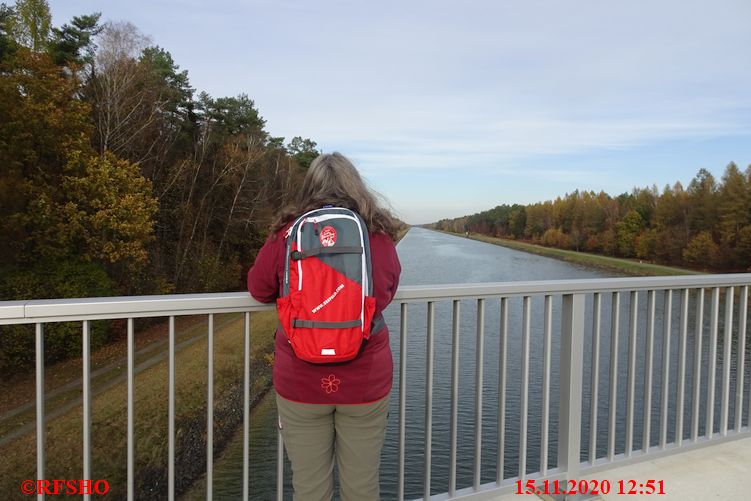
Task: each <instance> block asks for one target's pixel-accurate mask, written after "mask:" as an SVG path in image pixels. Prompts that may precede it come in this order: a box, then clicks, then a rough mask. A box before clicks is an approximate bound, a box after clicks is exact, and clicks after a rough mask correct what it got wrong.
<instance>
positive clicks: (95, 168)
mask: <svg viewBox="0 0 751 501" xmlns="http://www.w3.org/2000/svg"><path fill="white" fill-rule="evenodd" d="M265 127H266V124H265V121H264V119H263V118H262V116H261V115H260V112H259V110H258V108H257V107H256V105H255V103H254V102H253V100H252V99H250V98H249V97H248V96H247V95H245V94H241V95H238V96H233V97H212V96H210V95H209V94H207V93H206V92H199V91H197V90H196V89H194V88H193V87H192V86H191V84H190V81H189V78H188V72H187V71H186V70H181V68H180V66H179V65H178V64H177V63H176V62H175V61H174V60H173V58H172V55H171V54H170V53H169V51H167V50H166V49H165V48H162V47H159V46H157V45H154V44H153V43H152V42H151V41H150V40H149V38H148V37H146V36H145V35H143V34H142V33H140V32H139V30H138V29H137V28H136V27H135V26H133V25H132V24H130V23H128V22H116V23H113V22H109V23H102V22H101V17H100V14H98V13H95V14H89V15H81V16H76V17H74V18H73V19H72V20H70V22H69V23H66V24H63V25H62V26H53V24H52V19H51V15H50V10H49V6H48V4H47V2H46V1H45V0H19V1H17V2H16V3H15V4H14V5H7V4H0V233H1V234H2V236H3V240H4V242H3V245H0V299H2V300H12V299H36V298H58V297H82V296H107V295H132V294H158V293H170V292H210V291H220V290H237V289H239V288H241V287H242V286H243V275H244V274H243V270H244V269H247V267H248V266H249V264H250V263H251V262H252V260H253V259H254V255H255V252H257V250H258V248H260V246H261V244H262V243H263V240H264V238H265V236H266V234H267V229H268V226H269V223H270V221H271V218H272V217H273V215H274V214H275V213H276V212H277V211H278V209H279V208H281V207H282V206H284V205H286V204H287V203H288V202H289V200H290V196H291V195H292V194H293V193H294V192H295V190H296V188H297V187H298V186H299V184H300V182H301V180H302V177H303V176H304V173H305V169H306V168H307V167H308V166H309V165H310V162H311V161H312V160H313V158H315V157H316V156H317V155H318V153H319V152H318V150H317V149H316V146H317V145H316V143H315V142H314V141H312V140H310V139H303V138H302V137H296V138H293V139H292V140H290V141H288V142H285V139H284V138H281V137H274V136H272V135H271V134H270V133H269V132H268V131H267V130H266V128H265ZM63 331H65V329H64V328H63V327H62V326H50V331H49V332H48V335H47V339H48V344H47V346H46V347H45V348H46V349H45V352H46V356H47V359H48V360H54V359H56V358H60V357H62V356H65V354H66V353H67V352H68V351H71V350H74V351H75V350H78V349H79V348H76V347H75V346H74V345H73V344H70V343H68V342H63V341H62V340H61V339H62V338H64V337H66V336H68V337H70V333H68V334H65V335H63V334H61V335H60V336H57V335H56V334H55V332H61V333H63ZM106 337H107V334H106V332H102V333H101V334H100V335H97V336H94V339H93V340H94V344H97V343H99V342H104V340H106ZM19 339H20V338H16V337H14V336H10V335H4V336H0V353H2V354H3V355H2V357H3V358H2V360H0V368H2V367H7V366H8V364H9V363H11V362H13V363H15V362H23V360H21V358H23V357H24V356H25V355H24V356H22V355H19V354H20V353H23V352H24V351H25V350H26V349H28V346H26V345H27V344H28V342H26V341H24V342H23V343H21V344H23V346H20V345H19V343H20V341H19ZM24 339H25V338H24ZM55 339H58V340H59V341H60V344H61V346H60V347H57V345H56V342H55ZM10 352H13V353H15V355H8V353H10ZM30 353H31V356H32V357H33V353H34V351H33V349H31V350H30ZM19 357H20V358H19ZM11 359H12V360H11Z"/></svg>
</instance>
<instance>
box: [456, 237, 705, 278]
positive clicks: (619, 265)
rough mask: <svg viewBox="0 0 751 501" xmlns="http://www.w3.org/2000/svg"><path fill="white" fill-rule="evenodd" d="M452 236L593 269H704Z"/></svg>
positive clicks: (637, 272) (660, 272)
mask: <svg viewBox="0 0 751 501" xmlns="http://www.w3.org/2000/svg"><path fill="white" fill-rule="evenodd" d="M442 233H446V234H449V235H455V236H460V237H465V238H470V239H472V240H478V241H480V242H486V243H489V244H493V245H500V246H502V247H507V248H509V249H514V250H518V251H522V252H528V253H530V254H536V255H538V256H544V257H551V258H554V259H560V260H562V261H566V262H569V263H573V264H578V265H582V266H589V267H591V268H595V269H599V270H603V271H613V272H616V273H623V274H625V275H631V276H673V275H698V274H701V273H702V272H700V271H696V270H689V269H687V268H678V267H675V266H665V265H661V264H655V263H650V262H646V261H643V260H639V259H625V258H617V257H610V256H602V255H599V254H591V253H588V252H580V251H572V250H565V249H556V248H554V247H545V246H542V245H536V244H531V243H528V242H520V241H518V240H509V239H507V238H497V237H490V236H487V235H482V234H479V233H469V234H468V235H467V234H463V233H453V232H448V231H442Z"/></svg>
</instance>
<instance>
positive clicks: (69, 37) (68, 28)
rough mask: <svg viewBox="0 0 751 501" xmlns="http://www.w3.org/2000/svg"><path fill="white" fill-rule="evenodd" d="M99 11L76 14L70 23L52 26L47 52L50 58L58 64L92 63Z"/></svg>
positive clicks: (98, 29)
mask: <svg viewBox="0 0 751 501" xmlns="http://www.w3.org/2000/svg"><path fill="white" fill-rule="evenodd" d="M100 17H101V14H100V13H95V14H90V15H87V16H76V17H74V18H73V20H72V21H71V24H64V25H63V26H62V27H61V28H52V39H51V40H50V42H49V52H50V56H51V57H52V60H53V61H55V63H56V64H58V65H60V66H70V65H82V64H84V63H92V62H93V58H94V50H95V48H96V46H95V44H94V37H95V36H96V35H98V34H99V32H100V31H101V30H102V27H101V26H99V18H100Z"/></svg>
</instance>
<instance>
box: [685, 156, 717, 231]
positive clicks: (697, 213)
mask: <svg viewBox="0 0 751 501" xmlns="http://www.w3.org/2000/svg"><path fill="white" fill-rule="evenodd" d="M687 193H688V201H689V213H688V216H689V218H688V219H689V220H688V222H689V227H690V228H691V232H692V234H696V233H700V232H702V231H712V230H713V229H714V228H715V225H716V223H717V199H716V198H717V182H716V181H715V178H714V176H713V175H712V174H711V173H710V172H709V171H708V170H706V169H699V172H698V173H697V174H696V177H694V179H692V180H691V183H690V184H689V185H688V190H687Z"/></svg>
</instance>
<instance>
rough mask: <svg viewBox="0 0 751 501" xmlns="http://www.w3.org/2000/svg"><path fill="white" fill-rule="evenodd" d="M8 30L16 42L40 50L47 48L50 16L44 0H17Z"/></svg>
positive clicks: (33, 49) (35, 50)
mask: <svg viewBox="0 0 751 501" xmlns="http://www.w3.org/2000/svg"><path fill="white" fill-rule="evenodd" d="M15 12H16V16H14V18H12V19H11V20H10V31H11V32H12V34H13V38H14V39H15V41H16V42H18V44H20V45H22V46H24V47H26V48H28V49H30V50H32V51H33V52H42V51H44V50H46V49H47V42H48V41H49V37H50V24H51V22H52V16H51V15H50V7H49V5H48V4H47V1H46V0H17V1H16V9H15Z"/></svg>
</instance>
